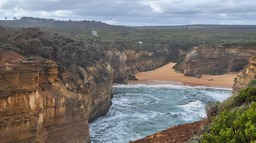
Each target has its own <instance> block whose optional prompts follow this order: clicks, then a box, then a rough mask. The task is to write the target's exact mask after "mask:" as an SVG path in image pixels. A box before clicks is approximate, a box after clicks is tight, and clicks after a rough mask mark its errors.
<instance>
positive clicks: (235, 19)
mask: <svg viewBox="0 0 256 143" xmlns="http://www.w3.org/2000/svg"><path fill="white" fill-rule="evenodd" d="M22 16H29V17H39V18H52V19H56V20H69V19H71V20H97V21H102V22H105V23H108V24H113V25H129V26H143V25H148V26H150V25H190V24H231V25H237V24H242V25H255V24H256V0H0V19H4V18H5V17H7V19H9V20H10V19H13V18H14V17H16V18H17V19H19V18H21V17H22Z"/></svg>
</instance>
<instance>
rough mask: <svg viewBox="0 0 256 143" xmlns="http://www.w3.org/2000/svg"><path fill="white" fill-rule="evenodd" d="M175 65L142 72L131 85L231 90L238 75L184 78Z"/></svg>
mask: <svg viewBox="0 0 256 143" xmlns="http://www.w3.org/2000/svg"><path fill="white" fill-rule="evenodd" d="M174 65H175V63H169V64H167V65H165V66H163V67H160V68H158V69H155V70H152V71H148V72H140V73H137V74H136V78H137V79H138V81H131V82H129V83H132V84H133V83H144V84H180V85H195V86H213V87H224V88H231V87H232V86H233V83H234V78H235V77H236V75H237V73H228V74H224V75H202V78H195V77H188V76H184V75H183V74H182V73H178V72H175V70H174V69H172V67H173V66H174Z"/></svg>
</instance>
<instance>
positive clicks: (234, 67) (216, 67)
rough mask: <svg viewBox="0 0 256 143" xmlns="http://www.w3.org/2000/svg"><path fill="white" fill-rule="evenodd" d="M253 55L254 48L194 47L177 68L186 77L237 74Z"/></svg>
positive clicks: (255, 52)
mask: <svg viewBox="0 0 256 143" xmlns="http://www.w3.org/2000/svg"><path fill="white" fill-rule="evenodd" d="M255 54H256V50H255V47H242V46H235V47H224V46H218V47H195V48H193V49H192V50H191V51H190V52H189V53H188V54H187V55H186V57H185V59H184V61H183V62H182V63H180V65H179V67H180V69H181V70H180V71H183V72H184V75H186V76H197V75H201V74H223V73H226V72H238V71H240V70H242V69H243V67H244V66H246V65H247V64H248V61H249V59H250V58H251V57H252V56H254V55H255ZM176 67H178V66H176Z"/></svg>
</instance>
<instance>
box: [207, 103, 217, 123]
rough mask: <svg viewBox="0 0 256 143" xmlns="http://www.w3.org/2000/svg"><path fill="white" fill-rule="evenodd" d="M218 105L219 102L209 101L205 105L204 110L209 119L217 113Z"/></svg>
mask: <svg viewBox="0 0 256 143" xmlns="http://www.w3.org/2000/svg"><path fill="white" fill-rule="evenodd" d="M219 105H220V103H219V102H211V103H209V104H207V105H206V107H205V110H206V115H207V117H208V119H209V120H211V119H212V118H213V117H214V116H216V115H217V113H218V110H219Z"/></svg>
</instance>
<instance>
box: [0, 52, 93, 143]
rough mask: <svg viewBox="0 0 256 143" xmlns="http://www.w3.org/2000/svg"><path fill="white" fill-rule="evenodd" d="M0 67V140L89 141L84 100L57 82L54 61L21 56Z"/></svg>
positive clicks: (56, 69) (56, 70)
mask: <svg viewBox="0 0 256 143" xmlns="http://www.w3.org/2000/svg"><path fill="white" fill-rule="evenodd" d="M5 54H10V53H8V52H6V53H5ZM1 61H3V60H2V59H1ZM0 69H1V70H0V71H1V73H0V77H1V78H0V84H1V85H0V142H6V143H7V142H42V143H43V142H63V141H66V142H79V141H86V142H89V136H88V116H87V109H86V106H87V104H86V102H83V100H79V96H77V95H75V94H74V93H72V92H70V91H68V90H67V89H66V88H65V86H64V85H63V84H62V83H61V82H60V80H59V79H58V68H57V64H56V63H55V62H53V61H49V60H45V59H36V60H33V61H28V60H24V58H22V59H17V60H10V61H6V62H4V63H1V65H0ZM81 126H83V128H81ZM70 128H72V130H70ZM74 131H75V132H76V133H75V134H74Z"/></svg>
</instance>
